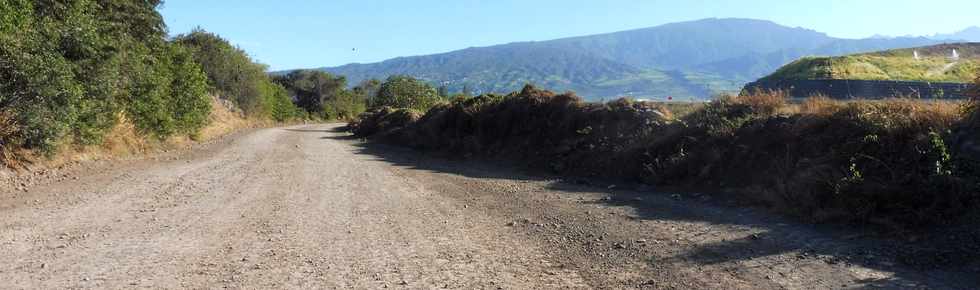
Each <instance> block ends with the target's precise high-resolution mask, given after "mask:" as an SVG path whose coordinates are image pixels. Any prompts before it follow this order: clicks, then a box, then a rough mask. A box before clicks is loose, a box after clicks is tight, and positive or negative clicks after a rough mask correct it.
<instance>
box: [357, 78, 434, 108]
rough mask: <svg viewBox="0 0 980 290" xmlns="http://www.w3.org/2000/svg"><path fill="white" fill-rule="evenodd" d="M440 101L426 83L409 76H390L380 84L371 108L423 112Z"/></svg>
mask: <svg viewBox="0 0 980 290" xmlns="http://www.w3.org/2000/svg"><path fill="white" fill-rule="evenodd" d="M442 100H443V99H442V98H440V97H439V93H438V92H437V91H436V89H435V88H433V87H432V86H431V85H429V84H428V83H426V82H423V81H421V80H418V79H415V78H412V77H409V76H391V77H389V78H388V79H387V80H385V81H384V82H383V83H381V87H380V88H379V90H378V95H377V96H376V97H375V98H374V100H373V103H371V106H372V107H384V106H388V107H394V108H409V109H413V110H419V111H425V110H428V109H429V108H431V107H432V106H434V105H435V104H437V103H439V102H440V101H442Z"/></svg>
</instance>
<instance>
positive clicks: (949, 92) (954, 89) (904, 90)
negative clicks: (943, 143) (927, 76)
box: [744, 80, 970, 99]
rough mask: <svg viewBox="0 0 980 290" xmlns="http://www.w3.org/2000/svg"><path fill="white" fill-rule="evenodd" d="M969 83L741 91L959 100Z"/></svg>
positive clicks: (808, 84)
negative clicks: (780, 91) (784, 91)
mask: <svg viewBox="0 0 980 290" xmlns="http://www.w3.org/2000/svg"><path fill="white" fill-rule="evenodd" d="M969 87H970V84H963V83H931V82H908V81H861V80H789V81H775V82H764V81H758V82H754V83H749V84H747V85H745V89H744V90H753V89H757V88H759V89H764V90H787V91H789V93H790V95H791V96H793V97H796V98H805V97H809V96H813V95H816V94H822V95H825V96H827V97H830V98H834V99H883V98H890V97H896V96H910V97H915V98H925V99H936V98H943V99H962V98H965V96H963V92H965V91H966V90H967V89H968V88H969Z"/></svg>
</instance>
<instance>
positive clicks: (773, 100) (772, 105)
mask: <svg viewBox="0 0 980 290" xmlns="http://www.w3.org/2000/svg"><path fill="white" fill-rule="evenodd" d="M727 98H731V99H730V101H734V102H735V103H738V104H743V105H747V106H749V108H752V111H754V112H756V113H759V114H763V115H772V114H776V113H779V112H780V110H781V109H783V108H785V107H786V104H787V103H786V101H787V100H788V99H789V93H787V92H786V91H782V90H762V89H756V90H754V91H752V92H749V93H748V94H744V95H740V96H737V97H727Z"/></svg>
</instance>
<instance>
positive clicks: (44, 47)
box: [0, 0, 210, 153]
mask: <svg viewBox="0 0 980 290" xmlns="http://www.w3.org/2000/svg"><path fill="white" fill-rule="evenodd" d="M158 5H159V1H153V0H147V1H128V0H43V1H25V0H0V113H2V114H5V115H8V116H13V118H14V119H15V122H14V123H15V124H17V125H16V126H17V128H15V130H14V131H15V133H13V135H11V136H15V137H10V136H0V138H3V139H4V140H2V143H3V144H5V145H4V146H11V145H13V146H24V147H27V148H32V149H40V150H42V151H44V152H48V153H50V152H53V151H54V149H55V148H57V147H58V146H57V145H58V144H61V143H64V142H74V143H80V144H94V143H98V142H101V141H102V137H103V136H104V135H105V133H106V132H108V130H109V129H110V128H111V127H112V126H113V125H115V124H116V122H117V121H118V120H117V116H118V115H119V113H121V112H124V113H126V114H127V115H129V116H130V117H131V118H132V120H133V121H134V122H135V123H137V126H138V127H140V128H142V130H144V132H147V133H150V134H153V135H157V136H161V137H163V136H164V135H169V134H174V133H191V131H196V128H199V127H200V126H202V124H203V123H204V122H205V121H206V118H201V117H200V116H201V115H202V112H204V114H205V115H206V112H207V111H208V110H209V108H210V107H209V104H210V102H208V100H207V99H206V96H205V94H204V93H203V92H202V91H201V90H200V88H203V87H204V85H206V83H205V82H201V78H200V77H199V76H200V73H201V72H200V67H199V66H197V65H196V64H194V63H193V61H190V59H189V58H186V57H185V56H187V54H186V53H184V52H181V51H179V50H175V48H174V47H172V46H171V45H170V44H168V43H167V41H166V39H165V31H166V29H165V26H164V23H163V20H162V17H161V16H160V14H159V13H158V12H157V11H156V7H157V6H158ZM202 100H203V102H202ZM178 128H179V129H178ZM11 138H15V139H16V140H15V139H11Z"/></svg>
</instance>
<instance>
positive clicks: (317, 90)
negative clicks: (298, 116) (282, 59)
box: [276, 70, 347, 117]
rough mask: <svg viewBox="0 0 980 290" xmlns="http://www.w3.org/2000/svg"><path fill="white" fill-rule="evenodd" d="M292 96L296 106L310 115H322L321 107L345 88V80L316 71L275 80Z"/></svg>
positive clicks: (296, 73) (292, 73)
mask: <svg viewBox="0 0 980 290" xmlns="http://www.w3.org/2000/svg"><path fill="white" fill-rule="evenodd" d="M276 82H278V83H279V84H282V85H283V86H284V87H285V88H286V89H287V90H289V92H290V93H291V94H292V95H293V96H294V98H295V100H296V105H297V106H299V107H300V108H303V109H304V110H306V111H307V112H309V113H310V114H314V115H319V116H321V117H326V116H324V115H323V113H324V111H323V105H324V103H326V102H327V101H328V100H331V99H334V98H335V97H337V96H338V95H339V94H341V93H342V92H343V91H344V90H346V88H347V78H345V77H343V76H334V75H331V74H329V73H327V72H323V71H317V70H297V71H293V72H291V73H289V74H287V75H285V76H280V77H277V78H276Z"/></svg>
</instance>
